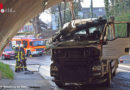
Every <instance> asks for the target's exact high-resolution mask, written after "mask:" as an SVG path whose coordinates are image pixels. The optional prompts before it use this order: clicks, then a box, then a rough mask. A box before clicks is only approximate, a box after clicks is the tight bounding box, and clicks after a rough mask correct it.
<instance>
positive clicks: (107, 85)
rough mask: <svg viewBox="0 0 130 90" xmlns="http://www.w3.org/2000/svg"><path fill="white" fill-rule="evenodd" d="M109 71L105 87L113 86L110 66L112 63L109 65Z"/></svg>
mask: <svg viewBox="0 0 130 90" xmlns="http://www.w3.org/2000/svg"><path fill="white" fill-rule="evenodd" d="M108 69H109V70H108V71H109V72H108V73H107V75H106V79H107V80H106V81H105V83H104V86H105V87H110V86H111V80H112V73H111V67H110V65H109V66H108Z"/></svg>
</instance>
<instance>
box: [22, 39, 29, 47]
mask: <svg viewBox="0 0 130 90" xmlns="http://www.w3.org/2000/svg"><path fill="white" fill-rule="evenodd" d="M23 45H24V48H27V46H28V43H27V41H26V40H23Z"/></svg>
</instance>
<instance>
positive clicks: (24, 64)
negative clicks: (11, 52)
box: [20, 44, 27, 71]
mask: <svg viewBox="0 0 130 90" xmlns="http://www.w3.org/2000/svg"><path fill="white" fill-rule="evenodd" d="M20 56H21V57H20V58H21V61H20V62H21V65H20V66H21V70H25V71H27V65H26V60H27V59H26V57H25V52H24V48H23V44H21V45H20Z"/></svg>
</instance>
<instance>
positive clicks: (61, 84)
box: [55, 82, 65, 88]
mask: <svg viewBox="0 0 130 90" xmlns="http://www.w3.org/2000/svg"><path fill="white" fill-rule="evenodd" d="M55 84H56V85H57V86H58V87H60V88H63V87H64V86H65V83H62V82H55Z"/></svg>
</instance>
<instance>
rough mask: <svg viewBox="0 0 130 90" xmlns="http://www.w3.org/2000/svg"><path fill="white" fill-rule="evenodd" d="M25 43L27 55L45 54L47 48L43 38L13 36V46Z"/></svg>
mask: <svg viewBox="0 0 130 90" xmlns="http://www.w3.org/2000/svg"><path fill="white" fill-rule="evenodd" d="M20 44H23V46H24V51H25V54H26V55H27V56H31V55H43V52H44V50H45V48H46V46H45V41H44V40H43V39H23V38H20V39H19V38H13V39H12V46H13V47H15V45H20Z"/></svg>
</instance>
